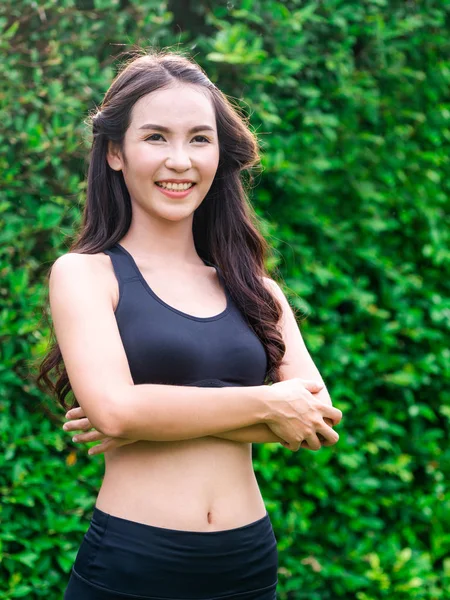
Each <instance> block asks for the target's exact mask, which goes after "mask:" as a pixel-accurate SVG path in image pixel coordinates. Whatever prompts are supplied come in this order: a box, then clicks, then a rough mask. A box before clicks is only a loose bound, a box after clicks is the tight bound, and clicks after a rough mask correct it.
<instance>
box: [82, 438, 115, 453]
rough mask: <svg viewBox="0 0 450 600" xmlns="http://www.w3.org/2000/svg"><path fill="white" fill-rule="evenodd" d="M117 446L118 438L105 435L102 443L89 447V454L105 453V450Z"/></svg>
mask: <svg viewBox="0 0 450 600" xmlns="http://www.w3.org/2000/svg"><path fill="white" fill-rule="evenodd" d="M116 446H117V442H116V438H111V437H105V439H104V440H103V441H102V443H101V444H97V445H96V446H92V448H89V450H88V454H89V455H90V456H92V455H94V454H103V452H107V451H108V450H112V449H113V448H115V447H116Z"/></svg>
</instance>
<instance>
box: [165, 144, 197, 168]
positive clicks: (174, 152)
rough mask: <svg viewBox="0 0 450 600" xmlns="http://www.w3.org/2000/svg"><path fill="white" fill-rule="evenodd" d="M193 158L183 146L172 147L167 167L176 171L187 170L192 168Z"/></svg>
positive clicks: (167, 159)
mask: <svg viewBox="0 0 450 600" xmlns="http://www.w3.org/2000/svg"><path fill="white" fill-rule="evenodd" d="M191 166H192V165H191V159H190V158H189V153H188V152H187V151H186V149H185V148H184V147H183V146H178V147H173V148H171V151H170V154H169V156H168V157H167V158H166V167H167V168H168V169H174V170H175V171H187V169H190V168H191Z"/></svg>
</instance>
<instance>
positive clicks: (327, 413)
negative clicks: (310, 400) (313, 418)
mask: <svg viewBox="0 0 450 600" xmlns="http://www.w3.org/2000/svg"><path fill="white" fill-rule="evenodd" d="M321 412H322V416H323V417H329V418H330V419H331V420H332V421H333V426H335V425H339V423H340V422H341V420H342V411H340V410H339V409H338V408H336V407H335V406H330V405H329V404H323V405H322V410H321Z"/></svg>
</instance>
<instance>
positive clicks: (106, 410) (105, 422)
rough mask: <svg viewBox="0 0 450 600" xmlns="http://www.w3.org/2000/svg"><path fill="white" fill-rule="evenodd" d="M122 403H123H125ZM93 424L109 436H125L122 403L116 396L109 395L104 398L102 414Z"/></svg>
mask: <svg viewBox="0 0 450 600" xmlns="http://www.w3.org/2000/svg"><path fill="white" fill-rule="evenodd" d="M120 404H121V405H123V403H120ZM91 422H92V421H91ZM93 426H94V427H95V429H97V431H100V432H101V433H103V434H104V435H106V436H108V437H112V438H116V437H124V427H123V417H122V415H121V410H120V405H119V403H118V402H117V401H116V399H115V398H110V397H109V398H106V399H105V400H104V404H103V410H102V411H101V415H99V416H98V418H97V419H96V423H93Z"/></svg>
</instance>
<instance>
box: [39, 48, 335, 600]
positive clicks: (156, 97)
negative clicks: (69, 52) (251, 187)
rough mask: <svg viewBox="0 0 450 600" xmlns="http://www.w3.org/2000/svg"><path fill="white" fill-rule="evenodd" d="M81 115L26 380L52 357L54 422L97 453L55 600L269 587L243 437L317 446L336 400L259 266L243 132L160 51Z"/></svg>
mask: <svg viewBox="0 0 450 600" xmlns="http://www.w3.org/2000/svg"><path fill="white" fill-rule="evenodd" d="M92 123H93V143H92V151H91V160H90V166H89V172H88V191H87V201H86V207H85V212H84V218H83V224H82V228H81V232H80V233H79V235H78V239H77V240H76V241H75V242H74V243H73V244H72V246H71V248H70V251H69V252H68V253H66V254H64V255H63V256H61V257H59V258H58V259H57V260H56V261H55V262H54V264H53V265H52V268H51V273H50V306H51V314H52V320H53V324H54V328H55V333H56V338H57V343H55V345H54V347H53V348H52V350H51V352H50V353H49V355H48V356H47V357H46V359H45V360H44V361H43V363H42V365H41V372H40V375H39V379H40V380H41V381H45V382H46V385H49V386H52V385H53V384H52V383H51V381H50V379H49V377H48V375H47V373H48V372H49V371H50V370H51V369H52V368H54V367H57V368H58V374H59V379H58V381H57V382H56V384H55V385H53V391H54V392H55V393H56V395H57V397H58V399H59V401H60V403H61V404H62V406H63V407H64V408H67V407H66V405H65V403H64V397H65V396H66V395H67V393H68V391H70V389H72V391H73V393H74V396H75V398H76V401H77V403H78V406H77V407H76V408H73V409H72V410H71V411H69V413H68V414H67V415H66V417H67V418H68V419H69V421H68V422H67V423H66V424H65V426H64V427H65V429H66V430H69V431H74V430H80V431H84V432H85V433H82V434H80V435H79V436H78V439H79V441H81V442H88V441H95V440H98V441H101V443H100V444H99V445H98V446H96V447H95V448H93V450H94V452H95V453H105V476H104V479H103V482H102V486H101V489H100V491H99V494H98V497H97V499H96V504H95V506H94V511H93V515H92V519H91V522H90V525H89V528H88V530H87V532H86V534H85V536H84V538H83V542H82V544H81V546H80V548H79V551H78V554H77V557H76V560H75V563H74V565H73V569H72V572H71V576H70V579H69V582H68V586H67V588H66V591H65V595H64V598H65V600H75V599H76V600H81V599H82V600H90V599H94V598H95V599H96V600H102V599H104V600H112V599H115V598H117V599H118V598H121V599H124V598H134V599H135V600H136V599H144V598H145V599H147V600H148V599H155V600H156V599H162V598H164V599H166V600H170V599H173V600H175V599H177V600H181V599H183V600H187V599H192V600H193V599H195V600H206V599H208V600H212V599H219V598H220V599H222V600H225V599H227V600H230V599H232V598H233V599H234V598H236V599H239V600H253V599H255V600H256V599H258V600H273V599H274V598H276V586H277V565H278V555H277V547H276V538H275V535H274V532H273V529H272V525H271V522H270V518H269V515H268V513H267V511H266V509H265V505H264V501H263V498H262V496H261V494H260V491H259V488H258V484H257V481H256V478H255V475H254V471H253V468H252V456H251V444H252V442H253V443H257V442H279V443H282V444H283V445H285V446H286V447H287V448H289V449H291V450H294V451H295V450H298V449H299V447H300V446H302V447H304V448H309V449H312V450H318V449H319V448H320V447H321V445H332V444H335V443H336V442H337V441H338V439H339V436H338V434H337V433H336V432H335V431H334V430H333V428H332V427H333V426H334V425H336V424H338V423H339V422H340V420H341V417H342V413H341V411H339V410H338V409H336V408H334V407H332V406H331V400H330V397H329V395H328V393H327V391H326V387H325V386H324V383H323V381H322V378H321V376H320V373H319V372H318V370H317V368H316V367H315V365H314V363H313V361H312V359H311V357H310V356H309V353H308V351H307V349H306V347H305V345H304V343H303V340H302V337H301V334H300V331H299V329H298V326H297V324H296V320H295V317H294V314H293V312H292V310H291V309H290V306H289V304H288V302H287V300H286V298H285V296H284V294H283V292H282V291H281V289H280V287H279V286H278V284H277V283H275V281H274V280H272V279H271V278H270V277H268V276H267V274H266V272H265V269H264V259H265V256H266V251H267V246H266V243H265V241H264V239H263V237H262V236H261V234H260V233H259V232H258V230H257V227H256V219H255V216H254V212H253V210H252V209H251V207H250V206H249V204H248V202H247V196H246V193H245V191H244V188H243V185H242V182H241V172H243V171H244V170H246V169H249V168H250V167H251V166H253V165H254V164H256V162H257V159H258V153H257V143H256V139H255V137H254V135H253V134H252V133H251V131H250V130H249V128H248V127H247V124H246V122H245V119H244V118H242V116H240V114H239V112H238V111H237V110H236V109H235V108H234V107H233V106H232V105H231V103H230V102H229V101H228V99H227V98H226V96H225V95H224V94H223V93H222V92H220V91H219V90H218V88H217V87H216V86H215V85H214V84H213V83H211V81H210V80H209V79H208V77H207V76H206V75H205V73H204V72H203V70H202V69H201V68H200V67H199V66H198V65H197V64H196V63H195V62H194V61H192V60H190V59H188V58H186V57H185V56H183V55H181V54H179V53H170V52H164V51H160V52H153V53H150V54H146V55H142V56H139V57H137V58H134V59H133V60H132V61H130V62H129V63H128V64H127V65H126V66H124V67H123V68H122V70H121V72H120V73H119V74H118V75H117V77H116V78H115V79H114V81H113V82H112V84H111V87H110V88H109V90H108V91H107V93H106V95H105V98H104V100H103V102H102V104H101V107H100V109H99V110H98V112H97V113H96V114H95V115H93V117H92ZM62 361H63V364H64V367H63V369H62V370H60V369H59V367H60V365H61V364H62ZM269 383H272V384H273V385H268V384H269ZM322 443H323V444H322Z"/></svg>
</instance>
